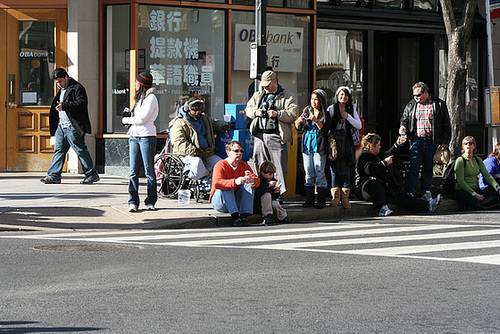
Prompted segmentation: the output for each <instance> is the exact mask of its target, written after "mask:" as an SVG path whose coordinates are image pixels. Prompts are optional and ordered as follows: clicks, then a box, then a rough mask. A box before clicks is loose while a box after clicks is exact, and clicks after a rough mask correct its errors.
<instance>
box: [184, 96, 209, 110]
mask: <svg viewBox="0 0 500 334" xmlns="http://www.w3.org/2000/svg"><path fill="white" fill-rule="evenodd" d="M191 109H197V110H201V111H203V110H205V102H203V100H200V99H199V98H197V97H194V96H193V97H191V98H189V100H187V101H186V103H184V111H185V112H186V113H187V112H189V110H191Z"/></svg>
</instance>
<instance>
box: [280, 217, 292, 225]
mask: <svg viewBox="0 0 500 334" xmlns="http://www.w3.org/2000/svg"><path fill="white" fill-rule="evenodd" d="M291 222H292V217H290V216H286V217H285V218H283V219H282V220H280V223H282V224H290V223H291Z"/></svg>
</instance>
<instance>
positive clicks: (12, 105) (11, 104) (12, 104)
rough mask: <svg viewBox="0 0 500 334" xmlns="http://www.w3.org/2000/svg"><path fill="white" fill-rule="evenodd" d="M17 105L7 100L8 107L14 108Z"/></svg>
mask: <svg viewBox="0 0 500 334" xmlns="http://www.w3.org/2000/svg"><path fill="white" fill-rule="evenodd" d="M16 107H17V104H15V103H12V102H9V108H11V109H12V108H16Z"/></svg>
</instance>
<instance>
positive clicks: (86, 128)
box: [40, 68, 99, 184]
mask: <svg viewBox="0 0 500 334" xmlns="http://www.w3.org/2000/svg"><path fill="white" fill-rule="evenodd" d="M51 78H52V80H54V82H55V83H56V84H57V87H58V88H59V91H58V92H57V94H56V96H55V97H54V99H53V100H52V104H51V106H50V113H49V127H50V136H51V139H50V141H51V144H52V141H53V140H54V139H55V143H54V154H53V156H52V163H51V165H50V167H49V170H48V171H47V174H48V175H47V176H45V177H44V178H42V179H40V181H41V182H43V183H45V184H59V183H61V173H62V169H63V166H64V160H65V159H66V153H68V150H69V148H70V147H71V148H72V149H73V150H74V151H75V153H76V154H77V155H78V159H79V160H80V162H81V164H82V168H83V172H84V173H85V178H84V179H83V180H82V181H80V183H81V184H91V183H94V182H97V181H99V174H97V170H96V169H95V168H94V163H93V162H92V157H91V156H90V153H89V150H88V148H87V145H85V134H86V133H91V132H92V130H91V126H90V119H89V112H88V108H87V106H88V99H87V93H86V91H85V88H84V87H83V86H82V84H80V83H79V82H77V81H76V80H75V79H73V78H71V77H69V76H68V73H67V72H66V70H64V69H62V68H56V69H55V70H54V71H53V72H52V75H51Z"/></svg>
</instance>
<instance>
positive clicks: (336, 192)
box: [330, 187, 340, 206]
mask: <svg viewBox="0 0 500 334" xmlns="http://www.w3.org/2000/svg"><path fill="white" fill-rule="evenodd" d="M330 191H331V192H332V201H331V203H330V206H338V205H339V202H340V188H338V187H337V188H332V189H330Z"/></svg>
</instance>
